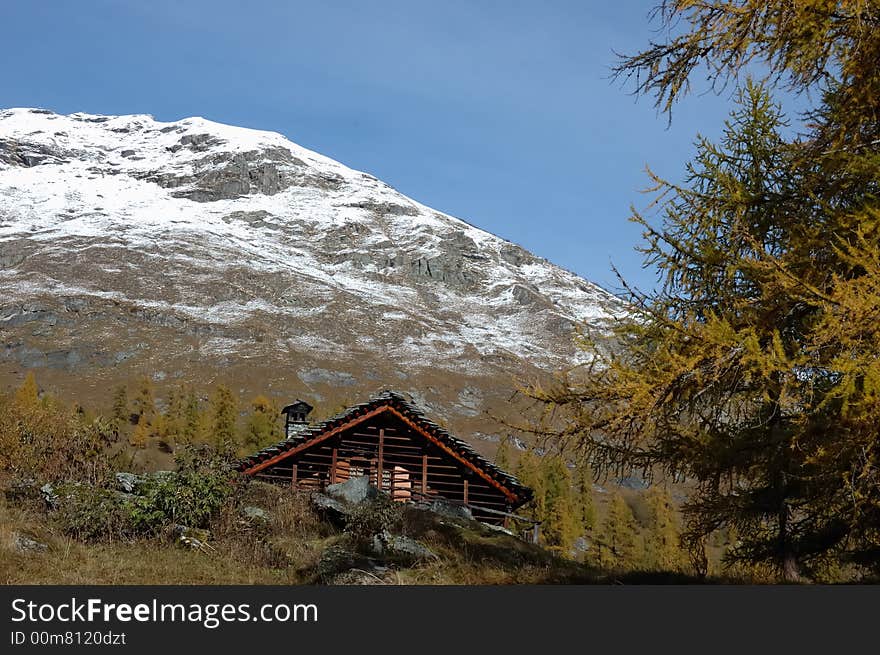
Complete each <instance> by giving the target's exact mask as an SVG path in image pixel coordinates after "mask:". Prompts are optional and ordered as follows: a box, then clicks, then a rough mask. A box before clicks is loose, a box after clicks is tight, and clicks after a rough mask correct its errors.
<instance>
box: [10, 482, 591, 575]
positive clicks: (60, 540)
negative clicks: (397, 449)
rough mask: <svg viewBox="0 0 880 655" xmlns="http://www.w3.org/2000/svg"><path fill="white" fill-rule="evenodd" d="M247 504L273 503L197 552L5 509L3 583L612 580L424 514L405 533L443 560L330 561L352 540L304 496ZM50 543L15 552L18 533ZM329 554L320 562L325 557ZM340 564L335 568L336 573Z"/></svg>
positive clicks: (253, 493) (264, 495) (235, 521)
mask: <svg viewBox="0 0 880 655" xmlns="http://www.w3.org/2000/svg"><path fill="white" fill-rule="evenodd" d="M241 502H242V503H253V504H256V505H259V506H261V507H266V508H267V509H269V514H270V519H269V521H268V523H267V524H265V525H261V526H258V527H256V528H255V527H254V526H253V525H252V524H249V523H247V522H245V521H243V520H242V519H241V516H240V513H237V511H238V510H234V509H230V511H228V512H226V513H224V514H223V515H221V516H220V517H219V518H218V519H217V521H215V524H214V525H213V526H212V539H211V542H210V543H211V545H212V547H213V549H214V550H212V551H207V552H201V551H194V550H190V549H187V548H185V547H181V546H178V545H176V544H174V543H172V541H171V540H170V539H167V538H164V537H162V536H157V537H155V538H151V539H142V540H137V541H117V542H113V543H99V544H87V543H82V542H79V541H76V540H74V539H71V538H70V537H67V536H65V535H63V534H61V532H60V530H59V529H58V528H57V526H56V525H55V524H54V522H53V520H52V517H51V515H49V514H47V513H46V512H45V511H43V510H42V509H41V508H40V507H39V504H38V503H25V504H16V505H13V504H11V503H10V502H6V503H4V504H3V505H2V506H0V583H3V584H315V583H318V584H320V583H328V584H376V583H381V584H513V583H592V582H603V581H606V580H607V578H606V577H605V576H602V575H600V574H599V573H597V572H596V571H594V570H591V569H589V568H588V567H585V566H583V565H580V564H577V563H574V562H570V561H567V560H563V559H559V558H557V557H554V556H553V555H551V554H550V553H548V552H547V551H545V550H543V549H542V548H539V547H537V546H533V545H531V544H526V543H524V542H522V541H520V540H518V539H516V538H513V537H511V536H509V535H506V534H504V533H499V532H495V531H492V530H489V529H486V528H482V527H480V526H479V524H475V523H463V522H456V521H451V520H448V519H443V518H441V517H437V516H436V515H433V514H427V513H424V512H416V511H408V512H405V513H404V521H403V527H402V531H403V533H404V534H407V535H408V536H411V537H413V538H416V539H418V540H420V541H421V542H422V543H424V544H426V545H427V546H428V547H429V548H431V549H432V550H433V551H434V552H435V553H437V555H438V556H439V557H438V559H436V560H433V561H428V562H423V563H417V564H413V565H409V564H406V563H395V562H389V561H381V560H379V561H377V560H376V558H367V557H363V556H358V555H355V560H354V561H349V562H348V564H346V565H343V566H334V565H333V564H332V563H331V564H330V565H328V564H327V561H328V558H327V553H328V551H332V550H333V549H334V548H335V549H343V550H349V551H350V548H349V546H348V543H347V536H346V535H345V534H343V533H342V532H341V531H340V530H338V529H337V528H336V527H334V526H333V525H331V524H330V523H328V522H326V521H324V520H322V519H321V518H320V517H318V516H317V515H316V514H314V512H313V511H312V510H311V508H310V507H309V504H308V502H307V500H306V499H305V497H304V496H303V495H301V494H296V493H293V492H290V491H288V490H283V489H277V488H272V487H270V486H268V485H255V486H254V487H253V488H252V489H249V490H248V492H247V496H246V497H245V498H243V499H242V501H241ZM17 534H24V535H27V536H28V537H30V538H33V539H35V540H36V541H38V542H40V543H43V544H46V545H47V547H48V548H47V549H46V551H45V552H19V550H18V549H17V548H16V547H15V536H16V535H17ZM322 557H323V560H322ZM337 569H338V570H337Z"/></svg>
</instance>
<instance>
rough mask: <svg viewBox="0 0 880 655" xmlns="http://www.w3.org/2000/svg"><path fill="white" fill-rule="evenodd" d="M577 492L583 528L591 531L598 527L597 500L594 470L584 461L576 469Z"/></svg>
mask: <svg viewBox="0 0 880 655" xmlns="http://www.w3.org/2000/svg"><path fill="white" fill-rule="evenodd" d="M575 493H576V501H577V507H578V515H579V518H580V522H581V526H582V529H583V530H584V531H586V532H589V531H591V530H592V529H593V528H595V527H596V502H595V499H594V498H593V472H592V471H591V470H590V468H589V466H587V465H586V464H585V463H583V462H582V463H581V464H580V465H579V466H578V467H577V469H576V477H575Z"/></svg>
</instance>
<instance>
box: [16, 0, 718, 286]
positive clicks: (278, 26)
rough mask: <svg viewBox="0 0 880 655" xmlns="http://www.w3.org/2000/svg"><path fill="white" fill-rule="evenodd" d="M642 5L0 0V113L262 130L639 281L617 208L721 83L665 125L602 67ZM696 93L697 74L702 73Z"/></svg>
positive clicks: (683, 138)
mask: <svg viewBox="0 0 880 655" xmlns="http://www.w3.org/2000/svg"><path fill="white" fill-rule="evenodd" d="M653 4H654V0H641V1H640V0H618V1H617V2H582V1H581V2H578V1H572V2H565V1H561V0H559V1H556V0H542V1H540V2H539V1H537V0H535V1H533V2H516V1H515V0H508V1H506V2H486V1H477V0H470V1H467V2H459V1H458V0H446V1H444V2H436V0H434V1H421V0H408V1H397V0H375V1H374V2H364V1H360V2H344V1H334V0H326V1H322V2H289V1H284V0H272V1H268V0H249V1H248V2H244V1H238V2H233V1H230V0H211V1H203V0H189V1H184V0H176V1H172V0H142V1H137V2H135V1H128V0H116V1H111V0H78V1H77V2H67V1H61V0H41V1H40V2H32V1H31V0H5V2H4V3H3V12H2V14H3V21H4V28H3V34H4V48H3V50H4V56H3V60H2V62H0V73H2V77H0V79H2V84H0V106H2V107H19V106H40V107H46V108H49V109H52V110H54V111H57V112H61V113H70V112H75V111H85V112H91V113H103V114H126V113H147V114H152V115H153V116H155V117H156V118H157V119H159V120H166V121H167V120H177V119H180V118H183V117H186V116H193V115H195V116H204V117H206V118H210V119H212V120H216V121H220V122H225V123H232V124H236V125H243V126H247V127H253V128H258V129H266V130H274V131H278V132H281V133H283V134H285V135H286V136H288V137H289V138H290V139H291V140H293V141H295V142H297V143H299V144H301V145H303V146H305V147H308V148H311V149H313V150H317V151H318V152H321V153H323V154H325V155H328V156H330V157H333V158H334V159H338V160H340V161H342V162H343V163H345V164H347V165H349V166H351V167H353V168H357V169H361V170H364V171H368V172H370V173H372V174H373V175H376V176H377V177H379V178H380V179H382V180H384V181H386V182H387V183H389V184H391V185H392V186H394V187H395V188H397V189H398V190H400V191H402V192H403V193H405V194H407V195H409V196H411V197H413V198H415V199H417V200H419V201H420V202H423V203H425V204H427V205H430V206H433V207H435V208H437V209H439V210H442V211H444V212H447V213H449V214H452V215H455V216H458V217H459V218H463V219H465V220H467V221H469V222H470V223H473V224H475V225H477V226H478V227H481V228H483V229H486V230H489V231H491V232H494V233H495V234H498V235H500V236H503V237H505V238H507V239H510V240H512V241H514V242H516V243H519V244H520V245H522V246H524V247H526V248H528V249H529V250H531V251H533V252H534V253H536V254H538V255H540V256H542V257H546V258H547V259H549V260H551V261H553V262H554V263H556V264H559V265H561V266H564V267H565V268H568V269H570V270H573V271H575V272H577V273H579V274H581V275H583V276H584V277H586V278H588V279H590V280H593V281H595V282H597V283H599V284H602V285H603V286H606V287H607V288H611V289H615V288H616V287H617V283H616V281H615V279H614V276H613V274H612V273H611V268H610V266H611V263H612V262H613V263H614V264H616V265H617V266H618V268H620V269H621V271H622V272H623V273H624V275H625V276H626V277H627V279H629V280H631V281H633V282H635V283H636V284H637V285H639V286H642V287H649V286H652V285H653V283H654V279H655V277H654V274H653V272H651V271H647V270H643V269H642V267H641V256H640V255H639V254H638V253H636V252H635V251H634V250H633V246H634V245H635V244H636V243H637V242H638V239H639V230H638V228H637V227H636V226H634V225H633V224H631V223H629V222H628V221H627V217H628V215H629V206H630V205H631V204H635V205H636V206H644V205H645V203H646V202H647V200H648V198H647V197H646V196H644V195H643V194H641V193H640V189H643V188H644V187H645V186H646V185H647V178H646V176H645V174H644V167H645V165H650V166H651V167H652V168H653V169H654V170H656V171H658V172H660V173H661V174H664V175H666V176H669V177H672V178H677V177H678V176H679V175H680V174H681V171H682V167H683V164H684V162H685V161H687V160H688V158H689V157H690V156H691V155H692V153H693V145H692V143H693V140H694V137H695V135H696V133H697V132H701V133H703V134H706V135H708V136H710V137H713V136H715V135H717V134H718V133H719V128H720V125H721V121H722V120H723V118H724V117H725V116H726V114H727V111H728V109H729V100H730V97H729V93H728V94H727V95H722V96H716V95H713V94H711V93H709V94H703V95H697V96H694V97H692V98H689V99H687V100H686V101H684V102H683V103H681V104H680V105H679V106H678V108H677V111H676V112H675V114H674V116H673V122H672V125H671V127H668V126H667V121H666V117H665V116H662V115H658V114H657V113H656V111H655V109H654V107H653V102H652V100H651V99H650V98H642V99H639V100H638V101H636V100H635V99H634V98H633V97H632V96H631V95H629V91H630V90H631V89H629V88H626V87H621V85H620V84H619V83H614V82H612V81H611V80H610V79H609V71H610V67H611V66H612V65H613V64H614V62H615V55H614V52H615V51H617V52H634V51H635V50H637V49H639V48H642V47H644V46H645V45H646V44H647V43H648V40H649V39H650V38H652V37H654V38H656V37H657V35H656V33H655V32H654V29H655V28H656V25H653V26H652V25H651V24H650V23H649V21H648V12H649V11H650V8H651V7H652V5H653ZM698 88H699V85H698Z"/></svg>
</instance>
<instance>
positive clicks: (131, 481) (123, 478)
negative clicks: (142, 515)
mask: <svg viewBox="0 0 880 655" xmlns="http://www.w3.org/2000/svg"><path fill="white" fill-rule="evenodd" d="M143 481H144V479H143V478H142V477H141V476H139V475H136V474H134V473H125V472H119V473H117V474H116V486H117V488H118V489H119V490H120V491H124V492H125V493H127V494H130V493H134V491H135V489H137V487H138V485H139V484H141V483H142V482H143Z"/></svg>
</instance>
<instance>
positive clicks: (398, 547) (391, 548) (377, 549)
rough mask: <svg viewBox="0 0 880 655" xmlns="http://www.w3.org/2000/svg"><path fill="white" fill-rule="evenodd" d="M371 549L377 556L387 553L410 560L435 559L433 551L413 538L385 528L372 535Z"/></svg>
mask: <svg viewBox="0 0 880 655" xmlns="http://www.w3.org/2000/svg"><path fill="white" fill-rule="evenodd" d="M371 549H372V551H373V552H374V553H375V554H376V555H379V556H383V555H387V556H391V557H396V558H401V559H405V560H408V561H411V562H418V561H423V560H430V559H437V555H436V554H435V553H434V551H432V550H431V549H430V548H428V547H427V546H425V545H423V544H421V543H420V542H418V541H416V540H415V539H412V538H411V537H405V536H403V535H399V534H391V533H389V532H388V531H387V530H386V531H384V532H382V534H377V535H375V536H374V537H373V541H372V543H371Z"/></svg>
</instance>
